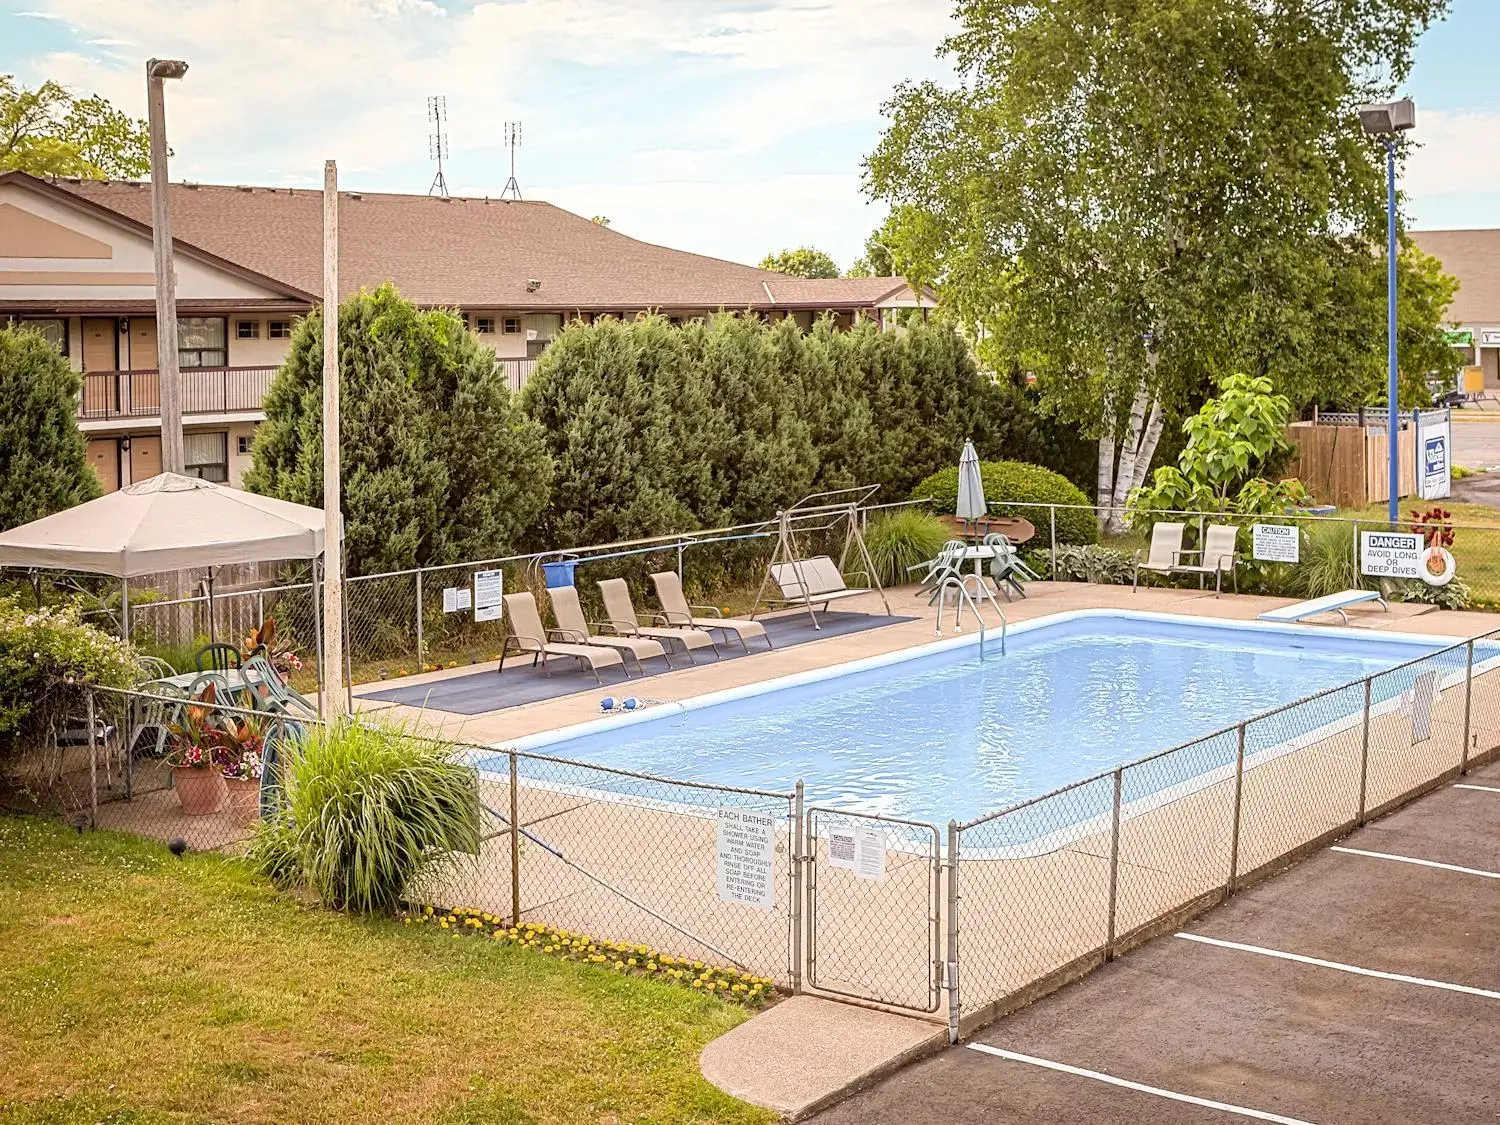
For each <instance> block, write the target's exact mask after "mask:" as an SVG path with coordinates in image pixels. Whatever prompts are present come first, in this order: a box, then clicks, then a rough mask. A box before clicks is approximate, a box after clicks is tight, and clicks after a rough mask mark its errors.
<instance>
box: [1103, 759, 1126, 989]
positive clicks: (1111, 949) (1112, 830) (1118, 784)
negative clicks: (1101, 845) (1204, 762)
mask: <svg viewBox="0 0 1500 1125" xmlns="http://www.w3.org/2000/svg"><path fill="white" fill-rule="evenodd" d="M1124 789H1125V768H1124V767H1123V766H1121V767H1119V768H1118V769H1116V770H1115V799H1114V811H1113V812H1112V813H1111V814H1110V825H1109V928H1108V930H1107V931H1106V933H1105V937H1104V959H1105V960H1106V961H1113V960H1114V959H1115V907H1116V905H1117V903H1118V899H1119V888H1120V797H1121V795H1122V793H1123V792H1124Z"/></svg>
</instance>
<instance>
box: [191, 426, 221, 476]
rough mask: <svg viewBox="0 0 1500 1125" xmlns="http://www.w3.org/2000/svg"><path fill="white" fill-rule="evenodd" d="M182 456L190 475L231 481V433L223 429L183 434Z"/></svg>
mask: <svg viewBox="0 0 1500 1125" xmlns="http://www.w3.org/2000/svg"><path fill="white" fill-rule="evenodd" d="M182 456H183V461H184V462H185V465H184V467H185V468H186V469H187V475H188V476H190V477H201V478H202V479H203V480H211V481H217V482H218V483H219V484H228V483H229V435H228V434H227V433H225V432H224V431H223V430H220V431H218V432H217V433H207V434H183V435H182Z"/></svg>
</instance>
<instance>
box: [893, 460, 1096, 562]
mask: <svg viewBox="0 0 1500 1125" xmlns="http://www.w3.org/2000/svg"><path fill="white" fill-rule="evenodd" d="M979 477H980V479H981V480H982V481H984V497H985V500H986V501H988V503H989V509H990V515H992V516H1021V517H1023V518H1025V519H1029V520H1030V521H1031V522H1032V523H1034V524H1035V525H1036V529H1037V533H1038V535H1041V536H1046V535H1048V534H1049V532H1048V528H1047V519H1048V513H1047V510H1046V509H1045V508H1038V507H1036V505H1037V504H1068V505H1074V507H1068V508H1058V509H1057V542H1058V544H1059V545H1060V546H1064V545H1077V546H1083V545H1085V544H1089V543H1097V542H1099V525H1098V523H1097V522H1096V520H1095V518H1094V512H1093V509H1092V508H1091V507H1090V505H1089V498H1088V497H1087V496H1085V495H1084V494H1083V492H1082V491H1081V490H1080V489H1079V488H1078V486H1077V485H1075V484H1073V482H1072V481H1070V480H1068V479H1067V478H1066V477H1062V476H1059V475H1058V474H1057V473H1054V472H1053V471H1052V470H1051V469H1044V468H1042V467H1041V466H1040V465H1028V464H1026V463H1025V462H1022V461H981V462H980V463H979ZM911 495H912V499H914V500H920V499H924V498H925V499H929V500H931V501H932V506H933V508H934V509H935V510H937V511H939V512H945V513H946V512H952V511H953V510H954V509H955V508H957V507H958V467H957V466H956V465H955V466H951V467H949V468H946V469H941V470H939V471H938V472H936V473H933V474H932V475H931V476H930V477H928V478H927V479H926V480H924V481H922V482H921V483H920V484H918V485H917V487H916V488H914V489H912V491H911ZM1002 501H1006V502H1002Z"/></svg>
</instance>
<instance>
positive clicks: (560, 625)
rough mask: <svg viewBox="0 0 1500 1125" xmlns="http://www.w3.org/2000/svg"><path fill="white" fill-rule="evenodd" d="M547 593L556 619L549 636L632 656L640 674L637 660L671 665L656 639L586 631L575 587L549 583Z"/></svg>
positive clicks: (587, 625)
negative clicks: (659, 661) (550, 584)
mask: <svg viewBox="0 0 1500 1125" xmlns="http://www.w3.org/2000/svg"><path fill="white" fill-rule="evenodd" d="M547 596H548V597H549V598H551V599H552V616H553V617H555V618H557V628H556V629H554V630H553V635H554V636H556V637H557V638H558V639H559V640H563V641H567V642H569V643H570V644H580V645H599V646H601V647H603V648H612V649H615V650H617V651H618V652H619V653H620V654H621V655H624V654H625V653H627V652H628V653H629V654H630V655H631V656H632V657H633V658H634V659H635V667H636V670H637V671H639V672H642V673H644V672H645V668H644V667H642V665H641V661H643V660H652V659H654V658H656V657H658V656H659V657H661V658H662V660H664V661H666V664H667V667H668V668H670V667H672V661H671V659H670V658H669V657H668V656H667V650H666V649H665V648H663V647H662V643H661V642H660V641H654V640H652V639H651V638H650V637H623V636H620V635H619V634H617V633H611V634H601V633H594V632H591V631H590V628H589V621H588V618H586V617H585V616H584V615H583V606H582V604H580V602H579V601H578V590H577V589H576V588H574V587H572V586H553V587H552V588H551V589H549V590H548V591H547Z"/></svg>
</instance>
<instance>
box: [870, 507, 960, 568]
mask: <svg viewBox="0 0 1500 1125" xmlns="http://www.w3.org/2000/svg"><path fill="white" fill-rule="evenodd" d="M952 537H953V536H952V533H951V532H950V531H949V529H948V525H947V524H945V523H944V522H943V521H942V520H940V519H938V518H937V517H936V516H934V515H932V514H931V513H930V512H924V511H920V510H919V509H916V508H902V509H899V510H898V511H895V512H892V513H890V514H889V515H885V516H881V517H880V518H879V519H876V520H873V521H871V523H870V526H869V528H868V529H867V530H866V531H865V546H866V547H867V548H869V551H870V558H871V560H872V561H873V562H874V563H875V570H876V573H877V575H878V577H879V578H880V581H881V584H882V585H885V586H899V585H901V584H902V583H903V582H915V581H916V580H917V579H918V578H920V577H921V575H920V574H918V573H914V572H909V571H908V570H907V568H908V567H913V566H916V565H918V564H919V563H924V562H927V561H928V560H929V559H933V558H936V557H937V553H938V552H939V551H941V550H942V549H943V544H944V543H946V542H948V540H949V539H951V538H952Z"/></svg>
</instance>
